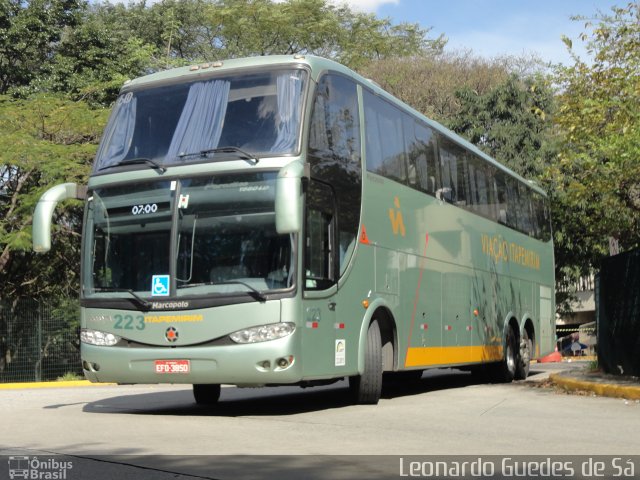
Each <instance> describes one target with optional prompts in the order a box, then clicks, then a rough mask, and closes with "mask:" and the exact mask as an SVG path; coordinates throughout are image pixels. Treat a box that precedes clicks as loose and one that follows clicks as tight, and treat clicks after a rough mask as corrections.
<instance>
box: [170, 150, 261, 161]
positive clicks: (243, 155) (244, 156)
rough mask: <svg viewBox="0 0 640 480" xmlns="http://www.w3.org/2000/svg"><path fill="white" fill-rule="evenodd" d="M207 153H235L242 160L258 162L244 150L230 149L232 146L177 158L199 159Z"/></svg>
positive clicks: (182, 154) (186, 154)
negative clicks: (195, 156) (197, 157)
mask: <svg viewBox="0 0 640 480" xmlns="http://www.w3.org/2000/svg"><path fill="white" fill-rule="evenodd" d="M209 153H237V154H238V156H239V157H240V158H241V159H242V160H253V161H254V162H255V163H258V162H259V161H260V159H259V158H258V157H256V156H255V155H254V154H253V153H249V152H247V151H245V150H242V149H241V148H238V147H232V146H228V147H218V148H206V149H204V150H200V151H199V152H192V153H181V154H180V155H178V157H180V158H184V157H189V156H192V155H200V156H201V157H206V156H207V155H208V154H209Z"/></svg>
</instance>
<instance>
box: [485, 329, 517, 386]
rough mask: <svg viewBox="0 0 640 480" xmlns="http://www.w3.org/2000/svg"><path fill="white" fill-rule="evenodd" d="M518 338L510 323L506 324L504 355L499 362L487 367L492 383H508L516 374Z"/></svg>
mask: <svg viewBox="0 0 640 480" xmlns="http://www.w3.org/2000/svg"><path fill="white" fill-rule="evenodd" d="M518 351H519V349H518V339H517V337H516V333H515V332H514V330H513V327H512V326H511V325H507V331H506V338H505V345H504V357H503V359H502V361H501V362H499V363H497V364H495V365H491V366H490V367H489V372H488V373H489V376H490V378H491V381H492V382H494V383H509V382H512V381H513V379H514V378H515V376H516V370H517V368H518V361H519V357H520V355H519V354H518Z"/></svg>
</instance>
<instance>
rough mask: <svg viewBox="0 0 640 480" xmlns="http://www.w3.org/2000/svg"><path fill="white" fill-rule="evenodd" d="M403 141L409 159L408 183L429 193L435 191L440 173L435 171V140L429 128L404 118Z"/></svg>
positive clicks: (433, 193)
mask: <svg viewBox="0 0 640 480" xmlns="http://www.w3.org/2000/svg"><path fill="white" fill-rule="evenodd" d="M405 125H406V128H405V141H406V142H407V157H408V161H409V165H408V166H409V172H408V173H409V185H410V186H411V187H413V188H415V189H416V190H421V191H423V192H426V193H430V194H431V195H435V193H436V184H437V183H436V182H437V181H438V179H439V177H440V175H439V172H436V141H435V134H434V133H433V130H431V128H429V127H427V126H426V125H424V124H422V123H420V122H416V121H414V120H413V119H412V118H411V117H409V116H407V117H406V118H405Z"/></svg>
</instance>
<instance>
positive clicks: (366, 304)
mask: <svg viewBox="0 0 640 480" xmlns="http://www.w3.org/2000/svg"><path fill="white" fill-rule="evenodd" d="M362 306H363V307H364V308H365V310H366V309H367V308H369V300H367V299H366V298H365V299H364V300H362Z"/></svg>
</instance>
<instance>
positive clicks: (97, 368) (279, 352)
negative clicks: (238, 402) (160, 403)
mask: <svg viewBox="0 0 640 480" xmlns="http://www.w3.org/2000/svg"><path fill="white" fill-rule="evenodd" d="M296 333H297V332H294V333H293V334H292V335H289V336H287V337H284V338H280V339H277V340H272V341H267V342H260V343H253V344H234V345H223V346H200V347H198V346H194V347H175V348H171V347H148V348H128V347H101V346H95V345H88V344H84V343H83V344H82V346H81V356H82V365H83V369H84V373H85V376H86V377H87V379H88V380H90V381H91V382H109V383H184V384H206V383H219V384H221V383H225V384H232V385H266V384H291V383H296V382H299V381H300V380H301V379H302V365H301V364H300V361H299V360H300V356H299V352H298V347H297V345H299V342H297V335H296ZM283 358H286V359H287V360H289V364H288V365H287V366H286V367H284V368H282V367H280V366H279V365H278V362H279V360H280V359H283ZM291 358H292V361H291ZM156 360H189V363H190V371H189V373H156V371H155V362H156Z"/></svg>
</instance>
